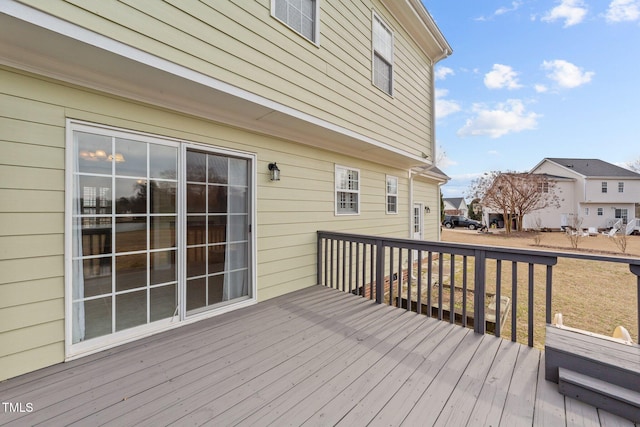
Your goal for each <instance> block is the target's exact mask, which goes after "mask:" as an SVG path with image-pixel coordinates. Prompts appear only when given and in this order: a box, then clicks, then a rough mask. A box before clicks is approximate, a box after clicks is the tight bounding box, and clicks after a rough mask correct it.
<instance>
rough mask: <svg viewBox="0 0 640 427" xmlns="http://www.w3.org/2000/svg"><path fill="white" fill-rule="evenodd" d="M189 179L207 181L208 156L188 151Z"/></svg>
mask: <svg viewBox="0 0 640 427" xmlns="http://www.w3.org/2000/svg"><path fill="white" fill-rule="evenodd" d="M186 163H187V167H186V170H187V181H194V182H207V156H206V155H203V154H202V153H199V152H197V151H187V162H186Z"/></svg>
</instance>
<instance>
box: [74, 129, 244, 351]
mask: <svg viewBox="0 0 640 427" xmlns="http://www.w3.org/2000/svg"><path fill="white" fill-rule="evenodd" d="M70 126H71V129H72V132H71V133H70V135H71V136H70V140H71V143H70V147H69V148H70V150H69V158H68V159H69V163H70V165H71V170H70V171H69V172H68V175H67V176H68V178H69V179H68V181H69V182H70V187H69V190H68V191H69V195H70V197H68V198H67V208H68V212H70V215H69V216H68V218H67V220H68V226H69V227H70V230H71V232H70V233H68V240H67V248H68V249H67V250H68V251H70V252H71V258H70V261H69V264H68V266H67V267H68V274H67V276H68V285H67V296H68V298H67V301H68V307H67V313H68V317H69V319H70V322H69V324H70V325H69V326H68V329H67V333H68V341H69V342H70V345H71V346H72V347H73V346H75V347H82V346H83V345H84V344H83V343H85V342H88V343H91V345H92V346H93V345H94V344H95V345H98V346H100V344H101V343H114V342H118V341H119V340H120V337H121V338H122V339H130V337H131V335H132V334H137V335H140V334H141V333H142V334H144V331H146V330H150V331H151V330H154V329H158V327H160V328H162V327H163V326H167V327H168V326H170V325H172V324H175V322H178V321H181V320H185V319H186V318H187V317H188V316H194V315H201V314H204V313H206V312H210V311H212V310H215V309H217V308H220V307H225V306H229V305H232V304H233V303H234V302H238V301H243V300H248V299H250V298H252V297H253V284H252V280H251V278H252V274H251V266H252V257H251V254H252V244H251V240H250V220H251V209H253V207H252V201H251V200H252V195H251V191H252V190H251V183H252V178H251V177H252V168H253V163H254V160H253V158H252V157H251V156H243V155H236V154H235V153H230V152H226V151H224V150H217V149H213V148H209V147H203V146H197V145H195V144H191V143H185V142H181V141H176V140H169V139H164V138H160V137H154V136H149V135H139V134H133V133H128V132H126V131H121V130H113V129H109V128H102V127H97V126H96V127H92V126H90V125H85V124H74V123H72V124H71V125H70ZM70 352H71V353H73V352H74V351H73V349H72V350H71V351H70Z"/></svg>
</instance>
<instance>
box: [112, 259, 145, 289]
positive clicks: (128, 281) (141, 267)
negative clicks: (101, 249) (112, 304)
mask: <svg viewBox="0 0 640 427" xmlns="http://www.w3.org/2000/svg"><path fill="white" fill-rule="evenodd" d="M146 285H147V254H146V253H144V254H135V255H121V256H117V257H116V291H126V290H128V289H135V288H143V287H145V286H146Z"/></svg>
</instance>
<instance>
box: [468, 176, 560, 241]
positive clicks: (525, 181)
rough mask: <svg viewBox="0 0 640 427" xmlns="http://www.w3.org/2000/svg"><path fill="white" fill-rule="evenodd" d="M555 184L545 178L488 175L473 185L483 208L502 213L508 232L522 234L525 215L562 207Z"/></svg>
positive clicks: (472, 189)
mask: <svg viewBox="0 0 640 427" xmlns="http://www.w3.org/2000/svg"><path fill="white" fill-rule="evenodd" d="M555 187H556V184H555V182H554V181H552V180H550V179H549V177H548V176H547V175H544V174H532V173H528V172H499V171H494V172H489V173H486V174H484V175H483V176H482V177H480V178H478V179H476V180H475V181H473V182H472V184H471V194H470V195H471V196H472V197H474V198H479V199H480V200H481V204H482V206H484V207H486V208H489V209H493V210H495V211H498V212H502V215H503V218H504V222H505V231H506V232H507V233H510V232H511V231H512V227H511V222H512V220H514V219H515V222H516V230H518V231H522V226H523V218H524V216H525V215H527V214H529V213H531V212H534V211H537V210H540V209H545V208H547V207H551V206H559V204H560V203H559V197H558V195H557V194H556V191H555Z"/></svg>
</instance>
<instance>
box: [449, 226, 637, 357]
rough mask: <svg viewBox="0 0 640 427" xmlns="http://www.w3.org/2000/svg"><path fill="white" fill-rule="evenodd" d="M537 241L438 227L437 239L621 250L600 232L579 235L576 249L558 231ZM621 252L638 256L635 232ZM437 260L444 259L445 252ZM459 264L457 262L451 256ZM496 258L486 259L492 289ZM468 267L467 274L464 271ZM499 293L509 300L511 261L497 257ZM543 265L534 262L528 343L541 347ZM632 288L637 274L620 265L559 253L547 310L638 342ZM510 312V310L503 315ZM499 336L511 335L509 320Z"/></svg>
mask: <svg viewBox="0 0 640 427" xmlns="http://www.w3.org/2000/svg"><path fill="white" fill-rule="evenodd" d="M541 236H542V237H541V238H540V241H539V245H536V242H535V240H534V238H533V233H519V234H514V235H505V234H502V233H494V234H481V233H477V232H472V231H467V230H464V231H462V230H443V233H442V240H443V241H448V242H459V243H470V244H480V245H487V246H503V247H517V248H525V249H540V250H546V251H565V252H567V251H569V252H583V253H585V252H586V253H591V254H603V255H615V256H621V255H623V254H622V253H621V252H620V250H619V248H618V247H617V245H615V243H614V242H613V241H611V240H610V239H609V238H607V237H605V236H591V237H585V238H583V239H582V240H581V241H580V242H579V244H578V249H573V248H571V242H570V241H569V239H567V238H566V236H565V235H564V233H560V232H556V233H542V235H541ZM627 239H628V240H627V248H626V254H625V255H626V256H633V257H640V236H629V237H628V238H627ZM469 261H470V262H469V266H468V269H470V270H468V277H469V278H470V283H469V287H473V273H472V272H473V262H472V260H469ZM443 262H447V259H446V257H445V258H443ZM456 263H460V265H461V262H460V261H456ZM496 264H497V263H496V262H495V261H492V260H489V261H487V273H486V274H487V276H486V288H487V292H491V293H495V291H496V286H495V283H496V273H497V266H496ZM469 272H470V273H469ZM528 274H529V272H528V267H527V265H526V264H518V267H517V276H518V280H517V286H516V291H517V306H515V307H513V306H512V310H514V309H515V310H516V313H517V319H518V320H517V327H516V331H517V340H518V341H519V342H523V343H526V342H527V337H528V335H527V328H528V327H527V325H528V308H527V307H528V293H529V292H528ZM501 276H502V278H501V280H502V294H503V295H506V296H508V297H510V298H512V300H513V295H512V289H511V277H512V263H511V262H503V263H502V268H501ZM455 281H456V284H461V283H462V271H461V269H458V268H457V269H456V275H455ZM545 288H546V267H544V266H535V267H534V303H533V306H534V346H536V347H538V348H542V347H543V346H544V327H545V324H546V322H545ZM637 304H638V289H637V278H636V276H635V275H633V274H632V273H631V272H630V271H629V267H628V265H626V264H614V263H607V262H596V261H583V260H575V259H566V258H560V259H559V260H558V264H557V265H556V266H554V267H553V292H552V314H553V313H558V312H560V313H562V314H563V318H564V324H565V325H567V326H571V327H575V328H580V329H584V330H588V331H591V332H595V333H599V334H603V335H611V334H612V332H613V330H614V329H615V327H616V326H618V325H623V326H624V327H625V328H627V329H628V330H629V332H630V334H631V336H632V339H633V341H634V342H638V324H637ZM508 315H509V316H511V313H509V314H508ZM502 336H503V337H504V338H508V339H510V337H511V322H510V317H509V320H508V321H507V322H506V323H505V328H504V329H503V331H502Z"/></svg>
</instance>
